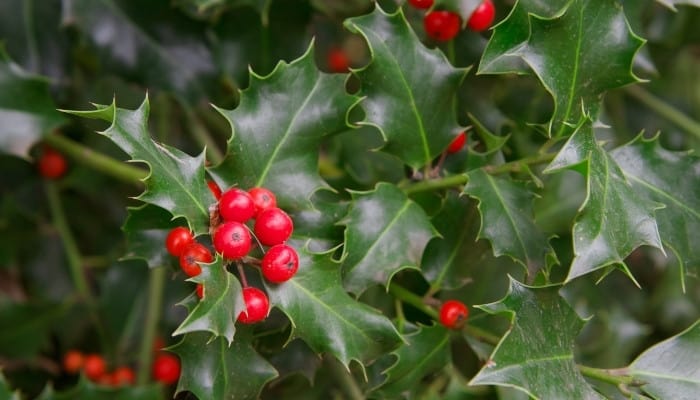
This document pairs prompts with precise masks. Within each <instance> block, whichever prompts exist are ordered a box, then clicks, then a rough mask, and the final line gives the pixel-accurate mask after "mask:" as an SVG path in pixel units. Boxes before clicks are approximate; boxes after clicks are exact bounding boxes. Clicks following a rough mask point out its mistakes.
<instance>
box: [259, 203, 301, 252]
mask: <svg viewBox="0 0 700 400" xmlns="http://www.w3.org/2000/svg"><path fill="white" fill-rule="evenodd" d="M293 230H294V224H293V223H292V219H291V218H290V217H289V215H287V213H286V212H284V211H282V210H281V209H279V208H277V207H274V208H268V209H267V210H264V211H263V212H261V213H260V215H258V217H257V219H256V220H255V226H254V227H253V231H254V232H255V236H257V237H258V240H260V243H262V244H264V245H265V246H274V245H276V244H280V243H284V241H285V240H287V239H289V237H290V236H291V235H292V231H293Z"/></svg>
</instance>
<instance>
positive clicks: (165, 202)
mask: <svg viewBox="0 0 700 400" xmlns="http://www.w3.org/2000/svg"><path fill="white" fill-rule="evenodd" d="M66 112H67V113H70V114H74V115H77V116H81V117H85V118H94V119H101V120H104V121H107V122H109V123H110V124H111V125H110V127H109V128H107V129H106V130H104V131H102V132H100V134H102V135H105V136H107V137H108V138H109V139H110V140H112V141H113V142H114V143H115V144H116V145H117V146H119V147H120V148H121V149H122V150H123V151H124V152H125V153H127V154H128V155H129V156H130V157H131V159H132V161H137V162H144V163H146V164H148V166H149V167H150V169H151V173H150V175H149V176H148V177H147V178H146V180H145V183H146V191H145V192H143V193H142V194H141V195H140V196H139V197H138V199H139V200H141V201H144V202H146V203H151V204H155V205H157V206H159V207H161V208H164V209H166V210H168V211H169V212H170V213H171V214H172V215H173V217H174V218H177V217H185V219H186V220H187V222H188V224H189V225H190V229H191V230H192V231H193V232H194V233H195V234H196V235H199V234H203V233H208V232H209V205H210V204H212V203H214V197H213V196H212V194H211V191H210V190H209V187H208V186H207V183H206V181H205V179H204V152H202V153H200V154H199V155H198V156H197V157H192V156H190V155H188V154H186V153H184V152H183V151H181V150H178V149H176V148H174V147H170V146H168V145H165V144H161V143H158V142H155V141H153V139H151V136H150V134H149V133H148V114H149V112H150V105H149V102H148V98H146V99H145V100H144V102H143V103H142V104H141V106H140V107H139V108H138V109H136V110H133V111H132V110H126V109H123V108H118V107H117V106H116V103H115V102H113V103H112V104H111V105H109V106H101V105H96V106H95V110H93V111H66Z"/></svg>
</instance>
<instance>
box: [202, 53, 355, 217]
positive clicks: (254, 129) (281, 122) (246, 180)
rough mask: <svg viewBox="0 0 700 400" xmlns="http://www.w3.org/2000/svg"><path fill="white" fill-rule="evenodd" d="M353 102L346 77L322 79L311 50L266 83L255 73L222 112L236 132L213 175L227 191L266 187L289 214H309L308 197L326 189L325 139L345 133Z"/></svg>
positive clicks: (281, 67)
mask: <svg viewBox="0 0 700 400" xmlns="http://www.w3.org/2000/svg"><path fill="white" fill-rule="evenodd" d="M356 101H357V98H356V97H355V96H352V95H349V94H347V93H345V87H344V77H343V76H342V75H340V74H324V73H321V72H320V71H319V70H318V69H317V68H316V64H315V63H314V54H313V46H310V47H309V49H308V50H307V52H306V53H305V54H304V55H303V56H302V57H301V58H299V59H297V60H295V61H293V62H292V63H290V64H287V63H284V62H280V63H279V64H277V67H275V70H274V71H273V72H272V73H271V74H270V75H268V76H266V77H261V76H258V75H256V74H255V73H252V72H251V82H250V86H249V87H248V88H247V89H246V90H244V91H242V92H241V101H240V104H239V106H238V108H236V109H235V110H232V111H226V110H220V112H221V114H222V115H223V116H224V117H226V119H228V121H229V123H230V124H231V128H232V129H233V136H232V137H231V138H230V139H229V141H228V153H227V156H226V159H225V160H224V161H223V162H222V163H221V164H220V165H218V166H217V167H216V168H214V169H213V170H212V171H211V172H212V173H213V174H214V175H216V176H217V177H218V179H219V180H220V181H222V182H225V183H226V184H227V185H238V186H240V187H242V188H244V189H247V188H251V187H254V186H264V187H266V188H268V189H270V190H272V191H273V192H275V194H276V195H277V201H278V204H279V205H280V206H281V207H285V208H308V207H309V206H310V196H311V195H312V194H313V193H314V192H315V191H317V190H318V189H320V188H324V187H328V185H327V184H326V183H325V182H324V181H323V180H322V179H321V177H320V176H319V174H318V150H319V145H320V143H321V139H322V138H323V136H325V135H328V134H331V133H335V132H338V131H341V130H344V129H347V124H346V114H347V112H348V110H349V109H350V107H351V106H352V104H354V103H355V102H356Z"/></svg>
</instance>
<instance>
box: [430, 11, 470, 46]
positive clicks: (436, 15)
mask: <svg viewBox="0 0 700 400" xmlns="http://www.w3.org/2000/svg"><path fill="white" fill-rule="evenodd" d="M460 23H461V20H460V19H459V15H457V14H455V13H453V12H450V11H444V10H442V11H432V12H429V13H427V14H426V15H425V18H423V26H424V27H425V33H426V34H427V35H428V36H430V37H431V38H433V39H435V40H437V41H440V42H446V41H448V40H451V39H453V38H454V37H455V36H457V33H459V24H460Z"/></svg>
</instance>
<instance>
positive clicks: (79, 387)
mask: <svg viewBox="0 0 700 400" xmlns="http://www.w3.org/2000/svg"><path fill="white" fill-rule="evenodd" d="M163 398H164V396H163V387H162V386H161V385H160V384H156V383H152V384H148V385H139V386H120V387H118V388H114V387H111V386H106V385H98V384H96V383H94V382H91V381H90V380H88V379H87V378H86V377H85V375H82V376H81V377H80V380H79V381H78V383H77V384H76V385H75V386H74V387H72V388H70V389H68V390H65V391H61V392H56V391H54V389H53V387H52V386H47V387H46V388H44V390H43V391H42V392H41V394H40V395H39V396H38V397H37V398H36V399H37V400H158V399H163Z"/></svg>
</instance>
